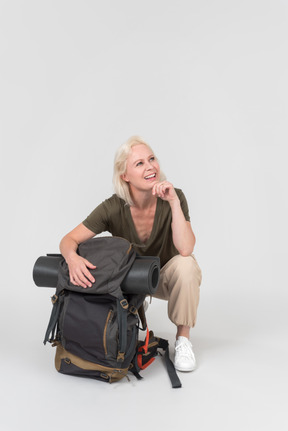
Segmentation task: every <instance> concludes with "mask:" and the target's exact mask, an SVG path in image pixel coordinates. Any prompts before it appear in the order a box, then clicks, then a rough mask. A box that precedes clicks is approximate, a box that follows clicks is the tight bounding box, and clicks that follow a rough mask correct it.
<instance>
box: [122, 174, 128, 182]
mask: <svg viewBox="0 0 288 431" xmlns="http://www.w3.org/2000/svg"><path fill="white" fill-rule="evenodd" d="M120 178H121V180H123V181H126V183H129V180H128V177H127V175H126V174H122V175H121V176H120Z"/></svg>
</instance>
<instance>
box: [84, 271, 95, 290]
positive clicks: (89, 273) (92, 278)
mask: <svg viewBox="0 0 288 431" xmlns="http://www.w3.org/2000/svg"><path fill="white" fill-rule="evenodd" d="M82 274H83V275H84V276H85V277H86V279H88V280H89V281H90V282H91V283H95V278H94V277H93V275H92V274H91V272H90V271H88V269H87V268H86V267H85V268H83V270H82ZM90 287H91V286H90Z"/></svg>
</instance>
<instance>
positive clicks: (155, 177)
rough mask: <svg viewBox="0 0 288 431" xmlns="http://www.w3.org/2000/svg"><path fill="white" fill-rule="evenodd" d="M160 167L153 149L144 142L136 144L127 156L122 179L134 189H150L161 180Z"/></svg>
mask: <svg viewBox="0 0 288 431" xmlns="http://www.w3.org/2000/svg"><path fill="white" fill-rule="evenodd" d="M159 174H160V167H159V164H158V162H157V159H156V157H155V156H154V154H153V153H151V149H150V148H149V147H147V146H146V145H144V144H138V145H134V146H133V147H132V148H131V151H130V154H129V156H128V157H127V164H126V172H125V174H123V175H122V179H123V180H124V181H126V182H127V183H129V186H130V188H131V191H132V190H133V189H137V190H139V191H140V190H141V191H148V190H151V189H152V187H153V185H154V184H155V182H157V181H159Z"/></svg>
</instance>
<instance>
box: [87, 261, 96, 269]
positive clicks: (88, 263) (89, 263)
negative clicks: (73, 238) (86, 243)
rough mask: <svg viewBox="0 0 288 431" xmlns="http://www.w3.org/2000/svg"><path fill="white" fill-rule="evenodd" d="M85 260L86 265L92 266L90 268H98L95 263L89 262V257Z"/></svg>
mask: <svg viewBox="0 0 288 431" xmlns="http://www.w3.org/2000/svg"><path fill="white" fill-rule="evenodd" d="M84 262H85V265H86V266H87V267H88V268H90V269H95V268H97V266H96V265H93V263H91V262H89V260H87V259H84Z"/></svg>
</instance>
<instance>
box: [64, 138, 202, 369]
mask: <svg viewBox="0 0 288 431" xmlns="http://www.w3.org/2000/svg"><path fill="white" fill-rule="evenodd" d="M113 183H114V188H115V193H116V194H114V195H113V196H111V197H110V198H109V199H107V200H105V201H104V202H102V204H100V205H99V206H98V207H97V208H96V209H95V210H94V211H93V212H92V213H91V214H90V215H89V216H88V217H87V218H86V219H85V220H84V221H83V222H82V223H80V224H79V225H78V226H77V227H76V228H75V229H73V230H72V231H71V232H70V233H68V234H67V235H66V236H64V238H63V239H62V241H61V243H60V250H61V253H62V255H63V256H64V258H65V260H66V262H67V264H68V267H69V273H70V280H71V282H72V283H73V284H75V285H77V286H82V287H83V288H89V287H91V286H92V283H94V281H95V280H94V279H93V276H92V274H91V273H90V271H89V269H92V268H96V267H95V266H94V265H92V264H91V262H89V261H88V260H87V259H84V258H83V257H81V256H79V255H78V254H77V253H76V250H77V248H78V245H79V244H80V243H81V242H83V241H86V240H88V239H90V238H92V237H94V236H95V235H96V234H99V233H101V232H104V231H109V232H111V234H112V235H114V236H120V237H123V238H126V239H127V240H129V241H130V242H131V243H132V244H133V245H134V248H135V250H136V251H137V252H138V253H139V254H140V255H148V256H159V257H160V262H161V271H160V281H159V286H158V289H157V293H156V295H155V297H157V298H161V299H165V300H167V301H168V316H169V318H170V320H171V321H172V322H173V323H174V324H175V325H176V327H177V333H176V342H175V360H174V362H175V368H176V369H177V370H179V371H193V370H194V369H195V367H196V361H195V356H194V353H193V350H192V344H191V342H190V341H189V332H190V328H191V327H193V326H194V325H195V322H196V314H197V306H198V302H199V286H200V284H201V270H200V268H199V266H198V264H197V262H196V260H195V258H194V256H193V255H192V252H193V249H194V245H195V236H194V233H193V231H192V228H191V224H190V218H189V211H188V206H187V202H186V199H185V196H184V194H183V192H182V191H181V190H180V189H175V188H174V187H173V185H172V184H171V183H169V182H168V181H166V180H165V177H164V175H163V173H162V172H161V170H160V166H159V163H158V161H157V158H156V157H155V155H154V153H153V151H152V149H151V147H150V146H149V145H148V144H147V143H146V142H144V141H143V140H142V139H141V138H139V137H137V136H133V137H132V138H130V139H129V140H128V141H127V142H126V143H125V144H123V145H122V146H121V147H120V148H119V150H118V152H117V153H116V156H115V162H114V177H113Z"/></svg>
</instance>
